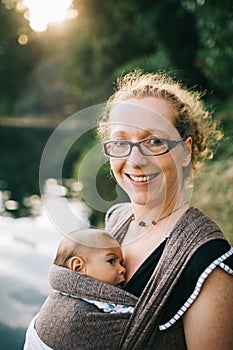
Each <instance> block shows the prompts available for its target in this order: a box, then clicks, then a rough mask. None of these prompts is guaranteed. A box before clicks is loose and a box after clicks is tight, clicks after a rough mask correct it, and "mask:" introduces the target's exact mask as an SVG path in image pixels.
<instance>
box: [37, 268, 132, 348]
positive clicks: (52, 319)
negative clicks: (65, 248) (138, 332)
mask: <svg viewBox="0 0 233 350" xmlns="http://www.w3.org/2000/svg"><path fill="white" fill-rule="evenodd" d="M49 281H50V286H51V288H52V290H51V292H50V294H49V296H48V298H47V300H46V301H45V303H44V304H43V306H42V308H41V310H40V312H39V314H38V315H37V317H36V322H35V328H36V332H37V334H38V336H39V337H40V339H41V340H42V341H43V342H44V343H45V344H47V345H49V346H50V347H51V348H52V349H55V350H58V349H59V350H71V349H74V350H102V349H104V350H105V349H106V350H116V349H118V344H119V339H120V337H121V335H122V333H123V330H124V328H125V327H126V325H127V322H128V320H129V317H130V313H127V312H126V313H122V312H121V313H105V312H103V311H102V310H101V309H99V308H98V307H96V306H95V305H93V304H92V303H89V302H87V301H85V300H83V299H87V300H91V301H93V300H96V301H102V302H106V303H113V304H116V305H128V306H132V307H133V306H134V305H135V304H136V301H137V298H136V297H135V296H134V295H131V294H130V293H128V292H126V291H124V290H122V289H120V288H117V287H114V286H112V285H109V284H106V283H103V282H100V281H97V280H94V279H92V278H89V277H87V276H83V275H81V274H79V273H77V272H75V271H72V270H70V269H68V268H64V267H61V266H57V265H52V267H51V269H50V275H49ZM30 350H33V349H30Z"/></svg>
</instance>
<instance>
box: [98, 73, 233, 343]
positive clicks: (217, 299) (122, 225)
mask: <svg viewBox="0 0 233 350" xmlns="http://www.w3.org/2000/svg"><path fill="white" fill-rule="evenodd" d="M100 133H101V137H104V138H105V142H104V150H105V154H106V155H107V156H108V157H109V158H110V164H111V169H112V172H113V174H114V176H115V179H116V181H117V182H118V184H120V186H121V187H122V188H123V189H124V191H125V192H126V193H127V194H128V196H129V198H130V203H124V204H122V205H117V206H114V207H113V208H111V209H110V210H109V212H108V213H107V215H106V225H107V228H108V229H109V230H111V231H112V230H113V232H114V235H115V237H116V238H117V239H118V240H119V242H120V243H121V244H122V247H123V253H124V261H125V263H126V266H127V283H126V285H125V290H126V291H128V292H130V293H131V294H134V295H136V296H137V297H139V302H138V303H137V305H136V308H135V312H134V313H133V315H132V317H131V319H130V321H129V324H128V326H127V327H126V329H125V333H124V335H123V337H122V339H121V342H120V345H119V349H142V348H146V349H160V350H162V349H169V350H172V349H179V350H182V349H191V350H202V349H203V350H206V349H211V350H217V349H219V350H220V349H221V350H223V349H224V350H230V349H233V333H232V324H233V278H232V275H233V249H232V248H231V247H230V245H229V243H228V242H227V241H226V239H225V238H224V236H223V234H222V232H221V231H220V229H219V228H218V227H217V225H216V224H215V223H213V222H212V221H211V220H210V219H209V218H208V217H207V216H205V215H204V214H203V213H202V212H201V211H199V210H198V209H196V208H192V207H190V206H189V203H188V200H187V198H186V197H187V195H186V193H185V189H186V183H187V181H188V180H190V178H191V177H192V173H193V171H192V170H196V169H197V168H198V167H199V165H200V163H201V162H203V161H204V160H205V159H207V158H208V157H210V156H211V149H210V145H211V144H214V143H216V142H217V141H218V139H219V138H220V137H221V133H220V132H219V131H217V129H216V127H215V124H214V123H213V122H212V121H211V118H210V115H209V113H208V111H206V110H205V108H204V106H203V104H202V102H201V100H200V95H199V94H198V93H197V92H192V91H188V90H186V89H185V88H184V87H182V85H181V84H180V83H178V82H175V81H173V80H172V79H171V78H170V77H168V76H166V75H164V74H150V73H148V74H143V73H142V72H141V71H134V72H132V73H129V74H128V75H126V76H125V77H123V78H121V79H119V81H118V89H117V91H116V92H115V93H114V94H113V96H111V97H110V99H109V100H108V102H107V104H106V108H105V111H104V118H103V120H102V123H101V124H100Z"/></svg>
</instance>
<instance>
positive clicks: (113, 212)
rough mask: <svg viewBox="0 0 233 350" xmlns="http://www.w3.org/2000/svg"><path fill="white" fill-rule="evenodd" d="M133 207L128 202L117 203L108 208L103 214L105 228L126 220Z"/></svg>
mask: <svg viewBox="0 0 233 350" xmlns="http://www.w3.org/2000/svg"><path fill="white" fill-rule="evenodd" d="M132 213H133V209H132V205H131V203H130V202H124V203H118V204H115V205H113V206H112V207H111V208H109V209H108V211H107V212H106V215H105V227H106V229H108V228H112V227H113V226H114V224H116V223H119V222H121V221H122V222H123V221H126V220H127V219H128V218H129V217H130V216H132Z"/></svg>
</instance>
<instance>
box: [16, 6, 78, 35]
mask: <svg viewBox="0 0 233 350" xmlns="http://www.w3.org/2000/svg"><path fill="white" fill-rule="evenodd" d="M72 2H73V0H59V1H56V0H40V1H38V0H23V1H22V3H21V5H20V6H21V8H23V7H26V8H27V9H28V10H27V11H26V12H25V18H26V19H27V20H28V21H29V22H30V26H31V28H32V29H33V30H34V31H38V32H43V31H45V30H46V29H47V26H48V24H49V23H60V22H62V21H64V20H66V19H70V18H75V17H76V16H77V14H78V13H77V11H76V10H74V9H72V8H71V5H72Z"/></svg>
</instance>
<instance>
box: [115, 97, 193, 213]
mask: <svg viewBox="0 0 233 350" xmlns="http://www.w3.org/2000/svg"><path fill="white" fill-rule="evenodd" d="M174 119H175V114H174V111H173V110H172V108H171V106H170V104H169V103H168V102H167V101H165V100H163V99H160V98H154V97H145V98H141V99H136V98H135V99H129V100H127V101H124V102H121V103H118V104H116V105H114V106H113V108H112V110H111V113H110V118H109V122H110V137H109V139H110V140H127V141H133V142H137V141H140V140H142V139H145V138H151V137H152V136H156V137H158V138H166V139H169V140H178V139H180V138H181V136H180V135H179V132H178V131H177V129H176V128H175V127H174ZM188 149H189V146H188ZM187 153H188V156H190V155H189V152H187V149H186V148H185V147H183V144H182V142H181V143H179V144H177V145H176V146H175V147H174V148H173V149H172V150H171V151H170V152H168V153H166V154H163V155H159V156H145V155H143V154H142V153H141V152H140V150H139V149H138V148H137V147H133V148H132V152H131V154H130V155H129V156H127V157H124V158H110V163H111V168H112V171H113V173H114V176H115V178H116V180H117V182H118V183H119V185H120V186H121V187H122V188H123V189H124V190H125V192H126V193H127V194H128V196H129V197H130V200H131V202H132V203H133V204H138V205H147V206H149V207H153V206H155V205H159V204H161V205H164V204H165V203H172V201H175V200H177V194H178V192H179V191H180V189H181V187H182V184H183V174H182V168H183V166H186V165H187V164H186V165H185V164H184V163H185V158H187ZM186 161H187V160H186ZM189 161H190V157H189Z"/></svg>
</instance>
